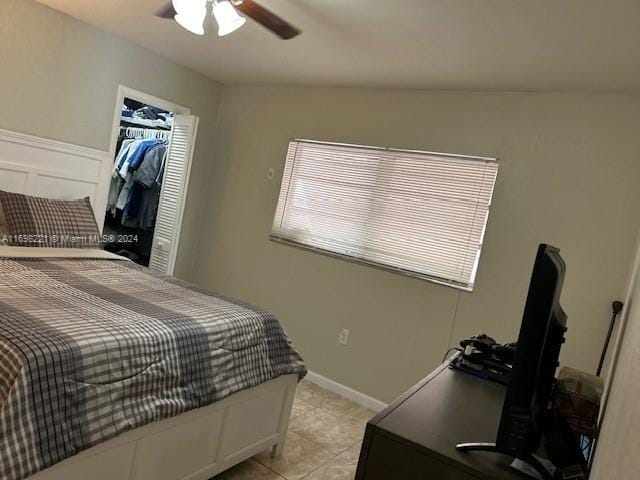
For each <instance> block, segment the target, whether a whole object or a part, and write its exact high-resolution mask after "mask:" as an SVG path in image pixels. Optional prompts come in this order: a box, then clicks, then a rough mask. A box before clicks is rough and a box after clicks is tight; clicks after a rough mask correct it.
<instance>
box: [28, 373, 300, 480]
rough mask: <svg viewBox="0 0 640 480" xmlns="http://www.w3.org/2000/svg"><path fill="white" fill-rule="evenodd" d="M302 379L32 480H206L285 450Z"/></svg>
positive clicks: (157, 428) (126, 440)
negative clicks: (261, 455)
mask: <svg viewBox="0 0 640 480" xmlns="http://www.w3.org/2000/svg"><path fill="white" fill-rule="evenodd" d="M297 382H298V376H297V375H285V376H282V377H279V378H277V379H275V380H271V381H269V382H267V383H263V384H262V385H259V386H257V387H255V388H252V389H250V390H244V391H242V392H239V393H236V394H235V395H232V396H230V397H228V398H226V399H224V400H222V401H220V402H217V403H214V404H213V405H210V406H208V407H204V408H199V409H197V410H192V411H190V412H187V413H184V414H182V415H179V416H178V417H174V418H170V419H167V420H162V421H160V422H157V423H152V424H150V425H146V426H144V427H141V428H138V429H136V430H132V431H130V432H127V433H125V434H123V435H120V436H119V437H116V438H114V439H112V440H109V441H107V442H105V443H102V444H100V445H96V446H95V447H92V448H90V449H88V450H85V451H83V452H81V453H79V454H78V455H76V456H74V457H71V458H69V459H67V460H64V461H63V462H60V463H58V464H56V465H54V466H52V467H50V468H48V469H46V470H43V471H42V472H40V473H37V474H36V475H34V476H32V477H29V479H28V480H207V479H209V478H211V477H213V476H214V475H217V474H218V473H220V472H223V471H224V470H226V469H228V468H230V467H232V466H234V465H236V464H238V463H240V462H242V461H244V460H246V459H247V458H250V457H252V456H253V455H255V454H257V453H259V452H262V451H264V450H267V449H269V448H271V449H272V455H274V456H275V455H278V454H280V453H281V452H282V449H283V448H284V441H285V436H286V434H287V428H288V425H289V416H290V415H291V406H292V404H293V397H294V394H295V390H296V385H297Z"/></svg>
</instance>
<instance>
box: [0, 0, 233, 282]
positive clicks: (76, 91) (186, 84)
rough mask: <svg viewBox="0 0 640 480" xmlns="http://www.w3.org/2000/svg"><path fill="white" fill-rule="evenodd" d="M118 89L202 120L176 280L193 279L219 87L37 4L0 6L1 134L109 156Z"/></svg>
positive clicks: (8, 1)
mask: <svg viewBox="0 0 640 480" xmlns="http://www.w3.org/2000/svg"><path fill="white" fill-rule="evenodd" d="M119 84H124V85H126V86H128V87H131V88H134V89H136V90H141V91H143V92H145V93H148V94H151V95H155V96H157V97H161V98H164V99H166V100H169V101H172V102H175V103H178V104H181V105H184V106H187V107H190V108H191V109H192V113H193V114H194V115H198V116H199V117H200V134H199V138H198V143H197V148H196V153H195V157H194V162H193V166H192V176H191V180H192V181H191V185H190V189H189V195H188V198H187V205H186V210H185V217H184V224H183V235H182V238H181V248H180V252H179V254H178V262H177V266H176V273H177V275H179V276H183V277H188V276H189V273H190V271H191V267H192V260H193V257H192V256H191V253H192V252H193V248H194V245H195V239H196V236H197V231H198V227H199V223H200V213H201V211H202V210H201V209H200V208H198V200H197V199H199V198H201V197H202V196H203V195H204V190H205V188H206V172H207V171H208V168H209V159H210V158H211V150H212V142H211V139H212V136H213V134H212V132H213V131H214V129H215V120H216V114H217V110H218V99H219V91H220V87H219V85H218V84H217V83H215V82H213V81H211V80H209V79H207V78H205V77H203V76H202V75H200V74H197V73H194V72H192V71H191V70H188V69H186V68H184V67H180V66H178V65H176V64H174V63H172V62H169V61H167V60H164V59H162V58H161V57H159V56H158V55H156V54H154V53H151V52H149V51H148V50H145V49H143V48H140V47H137V46H135V45H133V44H131V43H129V42H126V41H124V40H122V39H120V38H118V37H115V36H113V35H111V34H108V33H106V32H103V31H101V30H98V29H96V28H94V27H91V26H89V25H87V24H84V23H81V22H79V21H77V20H75V19H73V18H71V17H69V16H66V15H64V14H61V13H59V12H57V11H54V10H51V9H49V8H47V7H44V6H42V5H40V4H38V3H35V2H32V1H31V0H0V128H5V129H9V130H15V131H18V132H25V133H29V134H33V135H38V136H42V137H47V138H53V139H56V140H61V141H65V142H70V143H74V144H78V145H86V146H89V147H93V148H98V149H101V150H108V149H109V142H110V137H111V125H112V121H113V111H114V107H115V101H116V92H117V88H118V85H119Z"/></svg>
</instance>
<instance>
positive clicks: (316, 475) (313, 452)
mask: <svg viewBox="0 0 640 480" xmlns="http://www.w3.org/2000/svg"><path fill="white" fill-rule="evenodd" d="M374 415H375V412H373V411H372V410H368V409H366V408H364V407H361V406H360V405H358V404H357V403H354V402H352V401H350V400H347V399H346V398H344V397H341V396H339V395H336V394H335V393H332V392H329V391H327V390H324V389H322V388H320V387H318V386H317V385H314V384H313V383H310V382H307V381H302V382H301V383H300V384H299V385H298V389H297V392H296V398H295V401H294V404H293V411H292V412H291V422H290V423H289V433H288V435H287V443H286V445H285V449H284V452H283V454H282V455H281V456H280V457H278V458H271V456H270V451H267V452H263V453H261V454H259V455H256V456H255V457H253V458H252V459H250V460H247V461H246V462H244V463H241V464H240V465H237V466H235V467H233V468H231V469H230V470H227V471H226V472H224V473H221V474H220V475H217V476H216V477H214V478H213V479H211V480H302V479H305V480H353V478H354V475H355V471H356V465H357V462H358V456H359V455H360V446H361V443H362V437H363V435H364V427H365V425H366V423H367V420H369V419H370V418H371V417H373V416H374Z"/></svg>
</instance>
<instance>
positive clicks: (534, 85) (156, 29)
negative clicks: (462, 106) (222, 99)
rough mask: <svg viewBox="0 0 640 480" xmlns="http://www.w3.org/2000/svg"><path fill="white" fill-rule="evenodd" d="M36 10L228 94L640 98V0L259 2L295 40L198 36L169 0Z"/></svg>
mask: <svg viewBox="0 0 640 480" xmlns="http://www.w3.org/2000/svg"><path fill="white" fill-rule="evenodd" d="M39 1H40V2H41V3H44V4H46V5H49V6H51V7H53V8H55V9H57V10H61V11H63V12H65V13H67V14H69V15H72V16H73V17H76V18H78V19H80V20H82V21H85V22H87V23H90V24H93V25H96V26H98V27H100V28H103V29H105V30H108V31H111V32H113V33H115V34H117V35H120V36H122V37H125V38H127V39H129V40H130V41H132V42H134V43H136V44H139V45H142V46H144V47H146V48H148V49H150V50H153V51H155V52H158V53H160V54H161V55H163V56H165V57H167V58H169V59H171V60H174V61H175V62H177V63H180V64H183V65H185V66H188V67H190V68H192V69H194V70H196V71H198V72H201V73H203V74H205V75H207V76H208V77H211V78H213V79H215V80H218V81H220V82H223V83H227V84H229V83H245V84H246V83H251V84H287V85H318V86H319V85H324V86H354V87H355V86H357V87H361V86H367V87H400V88H426V89H481V90H485V89H489V90H587V91H640V1H639V0H258V1H259V2H260V3H262V4H263V5H264V6H267V7H269V8H271V9H272V10H273V11H274V12H276V13H278V14H279V15H281V16H282V17H284V18H286V19H288V20H289V21H290V22H292V23H293V24H294V25H296V26H298V27H299V28H301V29H302V30H303V34H302V35H301V36H299V37H297V38H295V39H293V40H289V41H283V40H280V39H278V38H277V37H275V36H273V35H272V34H271V33H269V32H268V31H266V30H264V29H263V28H262V27H260V26H259V25H257V24H255V23H253V22H252V21H249V22H247V25H246V26H244V27H243V28H242V29H240V30H238V31H237V32H234V33H233V34H231V35H229V36H227V37H224V38H218V37H217V36H216V35H215V34H211V35H208V36H205V37H198V36H196V35H192V34H190V33H189V32H187V31H185V30H183V29H182V28H181V27H179V26H178V25H177V24H176V23H175V22H173V21H171V20H168V21H167V20H160V19H158V18H155V17H154V15H153V12H154V11H155V10H156V9H157V8H158V7H159V6H160V5H162V4H163V3H164V0H39Z"/></svg>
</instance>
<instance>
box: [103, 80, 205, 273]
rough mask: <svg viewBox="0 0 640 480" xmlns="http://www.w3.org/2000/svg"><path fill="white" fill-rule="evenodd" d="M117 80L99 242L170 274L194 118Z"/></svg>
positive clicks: (173, 260)
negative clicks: (111, 159) (118, 82)
mask: <svg viewBox="0 0 640 480" xmlns="http://www.w3.org/2000/svg"><path fill="white" fill-rule="evenodd" d="M189 113H190V111H189V109H188V108H186V107H183V106H181V105H177V104H173V103H171V102H167V101H166V100H163V99H160V98H157V97H153V96H151V95H147V94H145V93H142V92H138V91H136V90H133V89H130V88H128V87H124V86H120V87H119V89H118V96H117V100H116V109H115V116H114V122H113V132H112V138H111V153H112V154H113V159H114V161H113V165H112V168H111V169H110V172H109V179H108V184H109V188H108V196H107V208H106V212H105V214H104V224H103V230H102V234H103V238H105V240H106V242H105V245H104V248H105V249H106V250H109V251H111V252H113V253H116V254H118V255H122V256H124V257H127V258H130V259H131V260H133V261H134V262H136V263H138V264H140V265H144V266H148V267H149V268H151V269H153V270H155V271H157V272H160V273H166V274H169V275H172V274H173V271H174V268H175V261H176V255H177V252H178V246H179V245H178V244H179V241H180V230H181V226H182V216H183V212H184V202H185V199H186V195H187V189H188V186H189V172H190V167H191V159H192V156H193V150H194V146H195V140H196V133H197V128H198V118H197V117H194V116H192V115H189Z"/></svg>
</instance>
